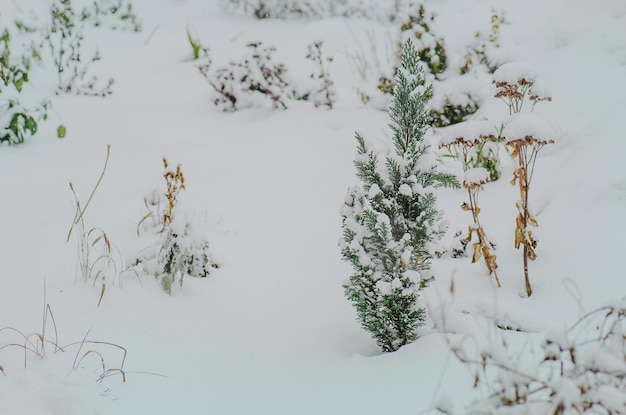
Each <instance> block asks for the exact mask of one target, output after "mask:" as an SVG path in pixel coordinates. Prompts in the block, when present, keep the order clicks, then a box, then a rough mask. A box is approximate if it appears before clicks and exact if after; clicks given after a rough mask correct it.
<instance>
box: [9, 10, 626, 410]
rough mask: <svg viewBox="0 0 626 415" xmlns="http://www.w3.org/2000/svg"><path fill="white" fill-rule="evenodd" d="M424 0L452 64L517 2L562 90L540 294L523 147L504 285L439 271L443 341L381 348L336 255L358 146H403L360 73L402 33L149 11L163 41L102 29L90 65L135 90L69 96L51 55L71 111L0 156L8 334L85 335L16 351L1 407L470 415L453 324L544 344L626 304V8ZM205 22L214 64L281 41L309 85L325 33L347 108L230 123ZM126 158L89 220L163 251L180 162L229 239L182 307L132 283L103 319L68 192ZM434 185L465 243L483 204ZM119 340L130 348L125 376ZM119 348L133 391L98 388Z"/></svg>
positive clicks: (454, 264) (458, 264)
mask: <svg viewBox="0 0 626 415" xmlns="http://www.w3.org/2000/svg"><path fill="white" fill-rule="evenodd" d="M427 5H428V6H429V7H430V8H431V9H432V10H433V11H435V12H436V13H437V14H438V20H437V25H438V26H437V27H438V29H439V30H440V34H441V35H443V36H444V37H445V38H446V41H447V42H449V44H450V48H451V51H455V53H456V52H459V53H460V51H461V49H462V46H463V45H464V44H466V43H467V42H469V41H470V39H471V37H472V36H473V34H474V33H475V32H476V31H477V30H481V31H483V32H486V31H488V29H489V17H490V15H491V9H492V7H495V8H496V10H501V9H502V10H505V17H506V21H507V22H508V24H506V25H504V26H503V28H502V35H501V36H502V37H501V41H500V42H501V48H502V50H503V51H504V52H505V53H506V54H507V55H508V56H510V58H511V59H514V60H516V61H519V62H524V63H526V64H530V65H532V66H533V67H534V68H535V69H536V71H537V72H538V73H539V74H540V75H541V77H542V78H543V79H544V81H545V82H546V84H547V85H549V87H550V90H551V91H552V94H553V101H552V102H551V103H540V104H538V106H537V108H536V110H535V112H536V113H538V114H539V115H541V116H542V117H543V118H545V119H547V120H549V121H550V123H551V124H552V126H553V127H554V128H555V129H556V130H557V131H558V135H559V141H558V142H557V143H556V144H554V145H551V146H547V147H546V148H545V149H544V150H543V151H542V152H541V153H540V155H539V160H538V162H537V169H536V173H535V179H534V182H533V184H534V187H533V189H532V198H533V202H532V203H533V206H534V208H535V211H536V212H537V213H538V216H537V219H538V221H539V224H540V226H539V228H538V229H537V230H536V232H535V235H536V238H537V239H538V240H539V246H538V248H537V253H538V258H537V260H536V261H534V262H531V265H530V275H531V281H532V283H533V289H534V294H533V295H532V296H531V297H530V298H525V296H524V295H522V293H523V292H524V284H523V273H522V260H521V253H520V252H519V251H517V250H515V249H514V248H513V229H514V224H515V214H516V210H515V206H514V201H515V200H516V198H517V194H518V193H517V192H518V191H517V190H516V188H514V187H512V186H510V184H509V183H508V181H509V179H510V177H511V171H512V168H513V162H512V161H511V160H510V159H509V158H508V156H506V155H505V154H502V159H503V161H502V170H503V172H504V176H503V178H502V179H501V180H499V181H497V182H495V183H492V184H489V185H488V186H486V187H485V189H484V190H483V192H482V193H481V208H482V213H481V219H482V221H483V225H484V226H485V228H486V229H487V231H488V233H489V235H490V239H491V240H492V241H493V242H495V243H497V250H496V251H495V253H496V254H497V256H498V264H499V266H500V267H499V268H498V271H499V276H500V280H501V282H502V288H500V289H497V288H496V287H495V283H494V281H493V278H492V277H489V276H488V275H487V273H486V269H485V267H484V264H482V263H481V262H479V263H476V264H471V263H470V259H469V258H457V259H452V258H441V259H435V260H433V263H432V270H431V271H432V274H433V275H434V276H435V277H436V279H435V281H434V282H433V283H432V284H431V286H430V287H429V288H428V289H426V290H425V291H424V292H423V294H422V300H423V302H424V305H425V307H426V308H427V310H428V312H429V316H430V317H429V320H428V322H427V324H426V325H425V326H424V327H423V328H422V329H421V334H422V337H420V338H419V339H418V340H417V341H415V342H414V343H412V344H410V345H408V346H405V347H403V348H401V349H400V350H399V351H398V352H395V353H390V354H381V353H380V352H379V350H378V348H377V347H376V344H375V343H374V341H373V340H372V339H371V338H370V337H369V335H368V334H367V333H366V332H364V331H363V330H362V329H361V328H360V327H359V324H358V323H357V321H356V313H355V311H354V309H353V307H352V306H351V304H350V303H349V302H348V301H347V300H346V299H345V298H344V295H343V288H342V282H343V281H344V279H345V278H347V277H348V276H349V275H350V272H351V268H350V266H349V265H348V264H347V263H344V262H342V261H341V255H340V250H339V247H338V244H337V241H338V240H339V238H340V236H341V217H340V215H339V206H340V205H341V203H342V202H343V200H344V197H345V192H346V189H347V187H348V186H350V185H353V184H356V183H357V178H356V177H355V169H354V166H353V164H352V161H353V158H354V155H355V154H356V148H355V145H356V141H355V140H354V132H355V131H358V132H360V133H361V134H362V135H363V136H365V137H367V138H368V139H369V140H372V141H374V142H378V143H380V144H381V145H382V144H384V142H385V140H388V137H389V136H390V134H389V131H388V127H387V124H388V122H389V121H388V114H387V113H386V112H384V111H379V110H377V109H374V108H372V107H366V106H364V105H363V104H362V103H361V102H360V99H359V97H358V94H357V93H356V92H355V86H357V84H358V83H359V80H358V75H357V73H356V71H355V69H354V66H353V58H351V56H354V53H355V52H356V51H358V50H361V51H363V52H364V53H366V54H369V53H370V50H371V39H375V41H376V42H378V43H379V44H380V45H379V46H380V47H379V52H380V54H381V55H383V56H384V55H385V50H384V48H385V46H384V44H385V42H386V39H387V38H388V36H389V34H395V33H396V32H395V26H394V25H393V24H391V23H380V22H375V21H371V20H361V19H353V18H352V19H346V18H329V19H323V20H311V21H307V20H262V21H259V20H256V19H254V18H252V17H244V16H237V15H231V14H226V13H225V12H224V11H223V9H222V7H221V6H220V4H219V2H218V1H216V0H213V1H200V0H151V1H147V0H143V1H140V0H135V2H134V6H135V10H136V13H137V14H138V15H139V17H140V18H141V20H142V25H143V31H142V32H140V33H132V32H124V31H111V30H105V29H89V30H88V31H87V32H86V33H87V36H86V39H88V41H87V40H86V43H88V44H89V45H92V46H94V45H97V46H98V49H99V51H100V54H101V55H102V60H101V61H100V62H98V63H97V64H96V65H94V67H93V69H94V70H95V71H96V72H97V73H98V74H99V75H100V76H101V78H103V79H106V78H107V77H109V76H112V77H114V78H115V85H114V93H113V95H111V96H110V97H107V98H93V97H84V96H71V95H70V96H68V95H60V96H54V82H55V79H56V78H55V77H56V76H55V74H54V73H52V65H51V64H50V62H49V61H47V64H46V63H45V62H46V61H44V64H42V65H40V66H36V67H35V69H34V70H33V72H32V74H31V78H32V82H31V83H30V84H29V85H28V88H26V87H25V94H27V95H26V96H27V97H28V96H33V97H34V96H37V97H41V96H48V97H51V98H52V99H53V105H54V112H53V113H51V116H50V119H49V120H48V121H47V122H42V123H41V124H40V128H41V131H40V132H39V133H38V134H37V135H36V136H35V137H32V138H29V139H27V141H26V142H25V143H24V144H22V145H15V146H7V145H6V144H4V145H1V146H0V188H1V189H2V196H0V201H1V204H0V249H1V252H2V256H1V258H2V260H1V261H0V283H1V284H0V285H1V288H0V328H14V329H17V330H20V331H21V332H22V333H24V334H25V335H27V336H28V335H29V334H31V333H40V334H43V333H42V331H43V330H44V329H43V326H44V325H45V336H46V339H49V340H52V341H55V339H56V338H57V337H56V336H57V335H58V340H56V341H55V342H56V343H57V344H58V345H60V346H64V345H70V346H68V347H67V348H65V349H64V351H55V347H54V345H53V344H47V345H46V349H45V357H44V358H43V359H40V358H39V357H37V356H36V355H35V354H33V353H31V352H27V353H24V350H23V348H20V347H19V346H8V347H5V348H3V349H1V350H0V365H1V366H0V367H2V368H3V371H4V375H1V374H0V407H1V408H2V409H1V410H0V412H1V413H3V414H4V413H6V414H24V415H38V414H55V415H56V414H58V415H61V414H62V415H74V414H75V415H85V414H116V415H125V414H129V415H130V414H133V415H136V414H153V415H157V414H168V415H169V414H183V413H187V414H206V413H211V414H325V415H330V414H337V415H340V414H341V415H344V414H417V413H423V412H425V411H428V410H429V409H431V408H432V407H433V406H434V405H435V404H436V403H437V402H439V400H440V399H441V397H443V396H446V395H447V396H449V397H450V398H451V399H452V401H453V402H454V403H455V405H456V406H457V407H459V408H461V407H462V406H463V405H464V404H466V403H467V402H468V401H469V400H471V399H473V398H475V397H476V396H477V395H476V394H477V393H478V391H475V390H474V389H473V388H472V385H473V377H472V375H471V373H470V372H469V371H468V370H466V368H464V367H463V365H462V364H460V363H459V362H458V361H457V360H456V359H455V357H454V356H453V355H452V354H451V353H450V351H449V347H448V344H447V341H446V339H447V338H448V337H446V335H447V334H454V336H457V337H458V336H463V335H465V336H468V337H469V338H471V337H476V338H483V339H484V338H485V337H486V338H489V336H496V332H498V331H500V330H499V329H497V328H496V327H495V324H494V323H499V324H500V325H502V326H510V327H511V328H516V329H520V330H523V332H522V333H518V332H514V331H506V332H505V333H504V335H505V336H509V337H510V338H511V341H514V342H515V341H517V342H519V343H520V344H524V343H525V342H530V343H532V342H533V341H534V340H533V339H534V338H535V336H536V335H537V333H542V332H544V331H546V330H553V329H555V328H556V329H558V328H562V327H565V326H566V325H569V324H571V323H573V322H574V321H575V320H576V319H577V318H578V317H579V316H581V315H582V314H583V313H584V312H585V311H589V310H591V309H593V308H595V307H597V306H600V305H602V304H604V303H605V302H607V301H610V300H614V299H619V298H622V297H623V296H624V293H625V292H626V279H625V277H626V272H625V271H626V269H625V268H626V266H625V265H624V264H625V262H624V260H623V258H622V257H621V255H623V249H624V247H625V246H626V245H625V244H624V242H623V235H622V234H623V231H624V230H625V229H626V216H625V215H624V212H626V168H625V167H624V162H623V155H624V153H625V151H626V140H624V130H623V122H622V118H623V114H624V112H626V94H624V92H625V89H624V82H623V74H624V73H625V72H626V5H625V4H624V3H623V2H622V1H617V0H600V1H595V2H587V1H584V0H550V1H545V0H544V1H539V0H529V1H524V2H519V1H504V2H502V1H500V2H498V1H495V0H493V1H490V0H474V1H466V0H432V1H429V2H427ZM30 10H32V12H33V13H34V14H35V15H39V16H45V14H46V13H47V10H48V2H47V1H45V0H28V1H20V2H9V1H6V2H5V3H4V4H3V5H2V10H0V13H2V14H1V16H0V17H2V22H3V24H7V22H10V21H11V19H13V18H19V17H20V16H24V15H28V13H29V11H30ZM29 18H30V19H32V16H31V17H29ZM41 18H43V17H41ZM187 27H190V28H192V29H193V31H194V33H196V34H197V37H198V38H199V39H200V40H201V41H202V43H203V45H204V46H206V47H208V48H209V49H210V54H211V58H212V60H213V65H215V66H216V67H217V66H225V65H226V63H227V62H228V61H229V60H233V59H238V58H239V57H241V56H242V55H243V54H244V52H245V51H244V49H245V44H246V43H247V42H250V41H259V40H261V41H263V42H264V43H265V44H268V45H273V46H274V47H276V52H275V59H276V60H277V61H281V62H284V63H285V66H286V67H287V68H288V72H289V73H290V74H291V76H292V82H293V83H294V84H298V83H300V84H306V83H307V82H310V81H309V80H308V76H309V74H310V73H311V72H313V71H314V67H313V65H312V63H311V62H310V61H307V60H306V59H305V56H306V53H307V45H308V44H310V43H311V42H313V41H318V40H323V41H324V52H325V53H326V54H328V55H330V56H333V57H334V61H333V63H332V65H331V67H330V71H331V74H332V77H333V80H334V82H335V86H336V88H337V103H336V107H335V108H334V109H333V110H326V109H322V108H314V107H313V105H312V103H310V102H301V101H298V102H290V103H289V109H288V110H286V111H282V110H275V111H272V110H270V109H260V108H256V109H243V110H240V111H237V112H234V113H223V112H221V111H219V110H218V109H217V108H216V107H215V106H214V105H213V103H212V97H213V94H212V90H211V88H210V86H209V85H208V84H207V82H206V80H205V79H204V78H203V77H202V76H201V75H200V74H199V72H198V70H197V68H196V64H197V63H196V62H194V61H192V60H191V48H190V46H189V43H188V41H187V34H186V29H187ZM451 53H452V52H451ZM372 82H375V80H374V79H372ZM489 87H490V86H489V85H487V86H486V88H489ZM26 89H27V90H26ZM28 94H30V95H28ZM503 110H506V108H505V107H504V106H503V104H502V103H501V102H499V101H498V100H496V99H491V100H489V101H487V102H486V103H485V105H484V106H483V107H482V109H481V112H480V113H479V114H478V115H477V116H492V115H493V116H496V117H497V116H501V115H502V111H503ZM59 123H62V124H63V125H65V126H66V127H67V130H68V134H67V137H66V138H64V139H62V140H61V139H57V138H56V126H57V125H58V124H59ZM431 138H432V140H433V144H435V145H434V146H433V148H435V147H436V137H431ZM107 144H111V156H110V162H109V165H108V167H107V170H106V173H105V176H104V179H103V181H102V183H101V185H100V187H99V189H98V191H97V193H96V194H95V196H94V198H93V201H92V203H91V205H90V206H89V209H88V211H87V212H86V215H85V224H86V226H87V227H88V228H91V227H99V228H101V229H103V230H105V231H106V233H107V234H108V236H109V238H110V240H111V242H112V244H113V245H114V246H115V247H116V248H115V250H116V252H117V251H119V255H120V256H121V258H122V260H123V262H124V263H125V264H126V265H128V264H131V263H132V262H133V261H134V260H135V258H136V257H137V256H138V255H139V253H140V252H141V251H142V249H144V248H146V247H147V246H149V245H150V244H151V243H152V239H151V237H150V235H149V233H147V234H146V233H144V234H143V236H141V237H138V236H137V234H136V229H137V223H138V222H139V221H140V220H141V218H142V217H143V216H144V214H145V213H146V211H145V208H144V205H143V199H144V197H146V196H147V195H150V194H151V192H153V191H154V189H159V191H162V188H163V186H164V183H163V179H162V177H161V176H162V168H163V167H162V162H161V158H162V157H163V156H165V157H167V159H168V160H169V161H170V163H171V164H173V165H176V164H178V163H180V164H182V169H183V171H184V174H185V178H186V187H187V189H186V190H185V191H183V193H182V194H181V201H180V206H179V207H178V208H179V211H180V212H181V214H182V213H183V212H184V214H185V215H186V216H187V217H188V218H189V219H190V220H192V221H193V223H194V226H195V227H196V230H197V232H199V233H201V234H202V235H203V236H204V237H206V238H207V239H208V240H209V241H210V243H211V253H212V255H213V259H214V260H215V261H216V262H217V263H218V264H219V266H220V267H219V268H218V269H215V270H214V271H213V272H212V274H211V276H210V277H209V278H206V279H195V278H186V279H185V282H184V286H183V288H182V289H179V287H178V286H175V287H174V289H173V293H172V295H171V296H169V295H167V294H165V293H164V292H163V291H162V290H161V288H160V285H159V283H158V282H157V281H155V279H154V278H152V277H151V276H142V277H140V278H137V276H136V275H135V274H133V273H130V272H127V273H124V274H122V275H121V276H119V277H116V278H110V279H109V280H107V281H106V283H107V290H106V292H105V294H104V297H103V299H102V302H101V304H100V306H97V304H98V300H99V298H100V294H101V281H97V282H95V283H94V281H86V282H85V281H83V280H82V278H81V277H80V276H79V275H78V274H77V259H76V258H77V255H76V252H77V248H76V244H75V243H76V240H75V239H71V240H70V242H69V243H66V237H67V232H68V230H69V228H70V225H71V223H72V219H73V218H74V199H73V196H72V193H71V191H70V189H69V186H68V183H69V182H70V181H72V183H73V185H74V188H75V189H76V191H77V194H78V196H79V198H80V199H81V200H82V201H83V203H84V201H85V200H86V199H87V198H88V197H89V193H90V191H91V189H92V187H93V185H94V184H95V182H96V181H97V179H98V176H99V174H100V171H101V168H102V164H103V163H104V159H105V156H106V145H107ZM437 195H438V206H439V208H440V209H442V210H443V211H444V212H445V218H446V219H447V220H448V221H449V223H450V229H451V230H453V229H454V228H456V229H466V228H467V226H468V225H469V223H470V221H471V216H470V214H469V213H467V212H463V211H461V209H459V205H460V204H461V202H462V201H463V200H464V198H465V193H464V191H463V190H449V189H442V190H440V191H438V193H437ZM116 255H117V254H116ZM452 282H453V283H454V290H453V292H451V290H450V286H451V284H452ZM46 304H49V305H50V309H51V311H52V315H53V317H54V322H55V323H56V333H55V330H54V326H53V324H52V323H53V321H52V319H51V318H48V319H47V320H46V321H47V323H42V314H43V309H44V306H45V305H46ZM85 338H87V339H89V340H94V341H101V342H108V343H110V344H104V343H85V342H83V340H84V339H85ZM494 338H495V337H494ZM31 340H33V341H34V337H31ZM15 342H17V343H20V344H23V343H24V338H23V337H21V336H20V335H19V334H17V333H16V332H15V331H13V330H10V329H8V330H4V331H0V347H3V346H4V345H8V344H10V343H15ZM72 344H73V345H72ZM111 344H115V345H119V346H123V347H124V348H125V349H126V350H127V352H128V355H127V357H126V359H125V361H124V362H122V358H123V354H122V353H121V349H119V348H117V347H115V346H112V345H111ZM90 350H93V352H92V353H90V354H87V355H86V357H85V358H84V359H81V356H83V355H85V352H87V351H90ZM25 355H26V365H24V356H25ZM100 356H102V358H103V360H104V362H105V365H106V369H118V368H120V367H121V365H122V363H123V368H124V370H125V373H126V382H123V380H122V376H121V375H120V373H119V372H116V371H111V372H108V373H109V375H110V376H108V377H106V378H105V379H104V380H103V381H102V382H100V383H98V382H97V379H98V377H99V376H100V374H101V373H102V365H101V363H100ZM24 366H26V367H24ZM106 369H105V370H106Z"/></svg>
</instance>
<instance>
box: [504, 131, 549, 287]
mask: <svg viewBox="0 0 626 415" xmlns="http://www.w3.org/2000/svg"><path fill="white" fill-rule="evenodd" d="M513 146H514V150H513V154H514V155H516V156H517V164H518V166H519V167H518V168H517V169H516V170H515V174H514V177H513V180H512V181H511V184H513V185H515V183H516V182H517V184H518V186H519V191H520V202H518V204H517V207H518V211H519V212H518V216H517V220H516V228H515V248H517V249H519V248H520V245H523V246H524V248H523V261H524V283H525V286H526V294H527V295H528V296H529V297H530V296H531V295H532V293H533V290H532V286H531V284H530V278H529V273H528V261H529V260H531V261H534V260H535V258H537V254H536V253H535V248H536V247H537V241H535V239H534V238H533V234H532V231H530V230H528V227H529V226H534V227H537V226H538V223H537V220H536V219H535V218H534V216H533V215H532V214H531V213H530V208H529V206H530V205H529V203H528V194H529V193H530V183H531V181H532V176H533V173H534V170H535V163H536V161H537V154H538V153H539V151H540V150H541V148H543V146H544V144H543V143H541V142H538V141H536V140H533V141H521V140H517V141H515V142H514V143H513Z"/></svg>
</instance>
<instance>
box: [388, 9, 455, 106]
mask: <svg viewBox="0 0 626 415" xmlns="http://www.w3.org/2000/svg"><path fill="white" fill-rule="evenodd" d="M435 17H436V16H435V14H432V13H428V12H427V11H426V9H425V7H424V5H423V4H409V5H408V6H407V8H406V10H405V11H404V13H402V14H401V20H400V22H399V25H400V40H399V41H398V43H397V44H396V46H395V49H396V56H395V59H394V60H395V62H394V67H393V70H392V72H393V73H392V74H386V73H385V74H380V75H379V77H378V85H377V89H378V90H379V91H380V92H382V93H383V94H388V95H391V94H393V91H394V89H393V88H394V78H395V76H396V75H395V74H396V71H397V69H398V65H399V60H400V57H401V56H402V48H403V46H404V44H405V42H406V41H407V40H408V39H411V41H412V42H413V43H414V44H415V47H416V49H417V54H418V57H419V60H420V61H421V62H423V63H424V64H425V65H426V69H427V74H428V75H431V76H432V77H434V78H435V79H439V76H440V74H441V73H443V71H444V70H445V69H446V66H447V61H448V58H447V55H446V48H445V41H444V39H443V38H442V37H437V36H436V35H435V34H434V33H433V30H432V27H431V25H432V23H433V22H434V20H435Z"/></svg>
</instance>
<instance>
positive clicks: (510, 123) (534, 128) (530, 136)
mask: <svg viewBox="0 0 626 415" xmlns="http://www.w3.org/2000/svg"><path fill="white" fill-rule="evenodd" d="M504 137H505V138H506V141H507V142H512V141H516V140H534V141H536V142H539V143H543V144H546V143H549V142H553V141H554V140H555V139H557V134H556V133H555V131H554V128H553V127H552V126H551V125H550V123H548V122H547V121H546V120H544V119H543V118H541V117H539V116H537V115H534V114H527V113H519V114H513V115H512V116H511V117H510V118H509V119H508V120H507V122H506V124H505V127H504Z"/></svg>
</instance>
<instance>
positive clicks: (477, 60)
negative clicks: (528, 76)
mask: <svg viewBox="0 0 626 415" xmlns="http://www.w3.org/2000/svg"><path fill="white" fill-rule="evenodd" d="M505 23H506V19H505V18H504V12H500V13H498V12H497V11H496V10H492V11H491V31H490V32H489V34H488V35H487V36H485V35H483V34H482V33H480V32H476V36H475V38H474V40H473V41H472V42H471V44H470V45H469V46H468V47H467V53H466V54H465V57H464V58H463V63H462V64H461V66H460V67H459V70H460V71H461V73H462V74H466V73H468V72H470V71H472V70H476V69H477V68H478V67H483V68H484V69H486V71H487V72H489V73H494V72H495V71H496V69H498V67H499V66H500V65H501V64H502V63H504V62H501V58H500V57H499V56H498V55H499V53H498V48H499V47H500V43H499V41H500V28H501V26H502V25H503V24H505Z"/></svg>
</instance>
